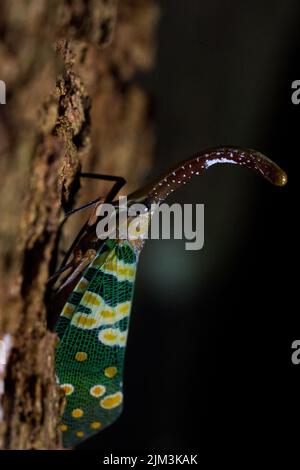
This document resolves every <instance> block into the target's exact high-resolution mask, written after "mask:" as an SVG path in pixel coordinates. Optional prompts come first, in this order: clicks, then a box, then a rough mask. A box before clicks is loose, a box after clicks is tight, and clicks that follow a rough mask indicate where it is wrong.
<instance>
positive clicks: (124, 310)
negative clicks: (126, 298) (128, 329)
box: [117, 302, 131, 315]
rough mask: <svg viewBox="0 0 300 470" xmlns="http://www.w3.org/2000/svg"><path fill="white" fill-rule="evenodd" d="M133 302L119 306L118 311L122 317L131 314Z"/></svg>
mask: <svg viewBox="0 0 300 470" xmlns="http://www.w3.org/2000/svg"><path fill="white" fill-rule="evenodd" d="M130 306H131V302H123V303H122V304H119V305H118V306H117V311H118V313H119V314H120V315H128V314H129V312H130Z"/></svg>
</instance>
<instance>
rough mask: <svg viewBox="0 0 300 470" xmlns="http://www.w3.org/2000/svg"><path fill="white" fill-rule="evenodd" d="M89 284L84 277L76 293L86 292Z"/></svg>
mask: <svg viewBox="0 0 300 470" xmlns="http://www.w3.org/2000/svg"><path fill="white" fill-rule="evenodd" d="M88 284H89V281H88V280H87V279H85V278H84V277H83V278H81V279H80V281H79V282H78V284H77V286H76V292H84V291H85V289H86V288H87V286H88Z"/></svg>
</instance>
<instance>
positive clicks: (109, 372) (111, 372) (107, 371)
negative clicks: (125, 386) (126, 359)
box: [104, 366, 118, 379]
mask: <svg viewBox="0 0 300 470" xmlns="http://www.w3.org/2000/svg"><path fill="white" fill-rule="evenodd" d="M117 372H118V369H117V368H116V367H115V366H111V367H106V368H105V369H104V375H105V376H106V377H108V378H109V379H112V378H113V377H114V376H115V375H116V374H117Z"/></svg>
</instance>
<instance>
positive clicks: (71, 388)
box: [56, 241, 137, 447]
mask: <svg viewBox="0 0 300 470" xmlns="http://www.w3.org/2000/svg"><path fill="white" fill-rule="evenodd" d="M136 264H137V256H136V254H135V253H134V251H133V249H132V247H131V246H130V245H129V243H128V242H127V241H124V242H122V243H116V244H115V245H114V246H113V247H112V248H109V247H108V246H107V245H106V248H105V249H104V250H102V251H101V253H99V255H98V256H96V258H95V259H94V261H93V262H92V263H91V265H90V266H89V267H88V269H87V270H86V271H85V273H84V275H83V276H82V279H81V280H80V281H79V283H78V284H77V286H76V288H75V290H74V292H73V293H72V294H71V296H70V298H69V299H68V302H67V304H66V305H65V307H64V309H63V311H62V314H61V317H60V319H59V322H58V325H57V331H58V334H59V336H60V342H59V344H58V346H57V350H56V372H57V377H58V381H59V383H60V385H61V387H62V388H63V389H64V391H65V393H66V397H67V404H66V407H65V411H64V414H63V417H62V423H61V430H62V431H63V443H64V446H66V447H70V446H73V445H76V444H78V443H79V442H81V441H82V440H84V439H86V438H87V437H90V436H92V435H93V434H94V433H96V432H97V431H99V430H100V429H103V428H105V427H106V426H108V425H110V424H111V423H112V422H113V421H115V420H116V419H117V417H118V416H119V414H120V413H121V410H122V403H123V393H122V378H123V366H124V355H125V346H126V339H127V332H128V326H129V315H130V310H131V300H132V295H133V288H134V281H135V274H136ZM69 305H70V306H71V307H69Z"/></svg>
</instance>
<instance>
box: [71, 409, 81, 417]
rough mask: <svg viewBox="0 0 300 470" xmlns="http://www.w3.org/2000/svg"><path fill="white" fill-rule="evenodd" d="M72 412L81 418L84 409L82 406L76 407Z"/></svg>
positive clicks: (74, 415)
mask: <svg viewBox="0 0 300 470" xmlns="http://www.w3.org/2000/svg"><path fill="white" fill-rule="evenodd" d="M71 414H72V416H73V418H81V416H83V411H82V409H81V408H75V409H74V410H72V413H71Z"/></svg>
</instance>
